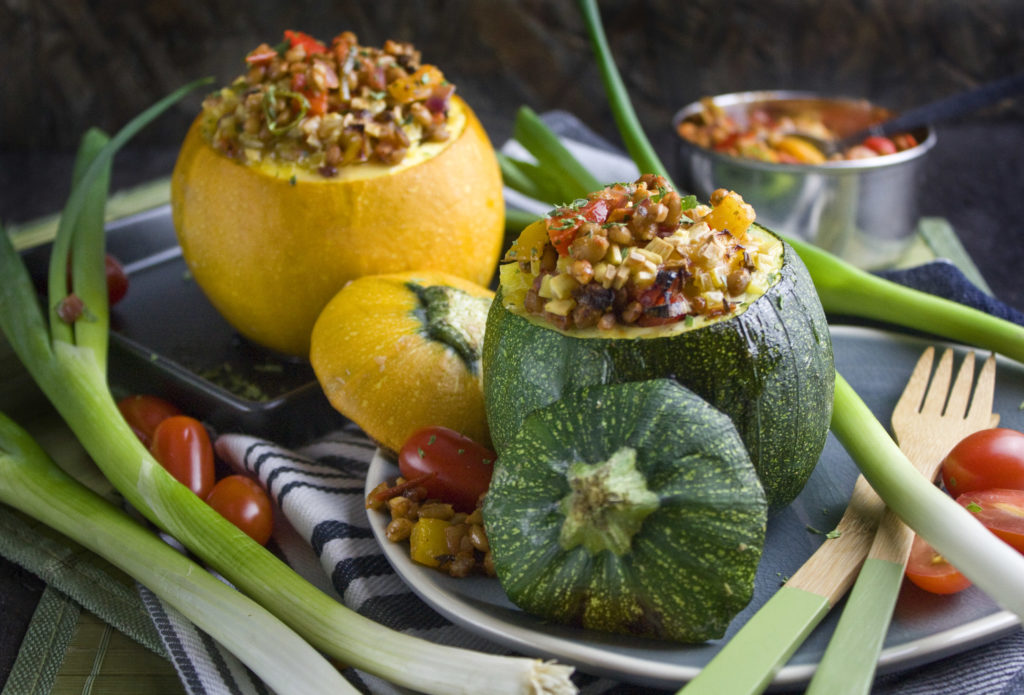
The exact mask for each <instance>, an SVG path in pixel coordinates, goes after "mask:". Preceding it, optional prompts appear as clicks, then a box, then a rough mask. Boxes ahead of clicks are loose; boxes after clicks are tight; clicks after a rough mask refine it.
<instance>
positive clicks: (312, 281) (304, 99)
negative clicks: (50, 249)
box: [171, 32, 504, 357]
mask: <svg viewBox="0 0 1024 695" xmlns="http://www.w3.org/2000/svg"><path fill="white" fill-rule="evenodd" d="M246 66H247V73H246V74H245V75H243V76H241V77H239V78H238V79H237V80H236V81H235V82H234V83H232V84H231V85H230V86H228V87H225V88H223V89H221V90H220V91H219V92H216V93H214V94H211V95H210V96H209V97H208V98H207V99H206V101H205V102H204V105H203V111H202V113H200V115H199V116H198V117H197V118H196V120H195V122H194V123H193V125H192V127H191V129H190V130H189V132H188V134H187V136H186V138H185V141H184V144H183V146H182V149H181V153H180V155H179V157H178V161H177V164H176V166H175V169H174V173H173V176H172V180H171V205H172V216H173V220H174V224H175V228H176V231H177V234H178V240H179V242H180V244H181V248H182V252H183V255H184V258H185V261H186V263H187V264H188V267H189V269H190V271H191V273H192V275H193V277H194V278H195V280H196V282H197V283H198V284H199V286H200V287H201V288H202V289H203V291H204V293H205V294H206V295H207V297H208V298H209V299H210V301H211V303H212V304H213V305H214V306H215V307H216V308H217V309H218V311H219V312H220V313H221V314H222V315H223V316H224V317H225V318H226V319H227V321H228V322H229V323H230V324H232V326H234V328H235V329H236V330H238V331H239V332H240V333H241V334H242V335H244V336H245V337H247V338H249V339H250V340H252V341H254V342H256V343H258V344H261V345H264V346H266V347H269V348H271V349H274V350H277V351H280V352H284V353H289V354H293V355H300V356H303V357H305V356H306V355H308V351H309V339H310V331H311V330H312V327H313V323H314V322H315V320H316V318H317V316H318V315H319V313H320V311H321V310H322V309H323V307H324V305H325V304H326V303H327V301H328V300H330V298H331V297H333V296H334V295H335V294H336V293H337V292H338V290H340V289H341V288H342V286H344V285H345V283H346V282H348V281H350V280H352V279H354V278H357V277H360V276H363V275H368V274H375V273H384V272H397V271H402V270H411V269H420V268H422V269H434V270H440V271H443V272H447V273H452V274H454V275H458V276H460V277H464V278H467V279H469V280H472V281H473V282H476V283H479V284H487V283H488V282H489V280H490V279H491V276H492V275H493V272H494V269H495V267H496V265H497V259H498V255H499V253H500V251H501V243H502V238H503V233H504V204H503V200H502V192H501V174H500V171H499V168H498V164H497V160H496V158H495V155H494V150H493V148H492V146H491V143H490V141H489V140H488V138H487V135H486V133H485V132H484V130H483V127H482V126H481V125H480V122H479V121H478V120H477V118H476V116H475V115H474V113H473V111H472V110H471V109H470V107H469V106H468V105H467V104H466V103H465V102H464V101H462V100H461V99H460V98H458V97H457V96H455V95H454V94H453V89H454V87H453V86H452V85H451V84H450V83H449V82H447V81H446V80H445V79H444V77H443V75H442V74H441V72H440V71H439V70H438V69H437V68H435V67H434V66H432V65H426V64H421V63H420V59H419V53H418V52H416V51H415V50H414V49H413V48H412V46H410V45H409V44H404V43H398V42H393V41H389V42H387V43H386V44H385V45H384V47H383V48H380V49H376V48H369V47H365V46H361V45H359V44H358V42H357V41H356V37H355V36H353V35H352V34H351V33H348V32H346V33H343V34H340V35H339V36H338V37H336V38H335V39H334V41H333V42H332V43H331V44H330V45H325V44H322V43H320V42H318V41H316V40H314V39H312V38H310V37H308V36H306V35H304V34H300V33H297V32H286V33H285V42H284V43H283V44H282V45H281V46H279V47H276V48H272V47H269V46H267V45H265V44H264V45H262V46H260V47H258V48H257V49H255V50H254V51H252V52H251V53H250V54H249V55H248V56H247V58H246Z"/></svg>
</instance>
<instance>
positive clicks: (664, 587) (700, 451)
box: [483, 379, 767, 642]
mask: <svg viewBox="0 0 1024 695" xmlns="http://www.w3.org/2000/svg"><path fill="white" fill-rule="evenodd" d="M483 513H484V523H485V527H486V531H487V536H488V540H489V543H490V546H491V552H492V555H493V558H494V566H495V570H496V573H497V576H498V579H499V581H500V582H501V584H502V587H503V588H504V590H505V592H506V593H507V595H508V596H509V598H510V599H511V600H512V601H513V602H514V603H515V604H516V605H518V606H519V607H520V608H522V609H523V610H525V611H527V612H529V613H532V614H535V615H539V616H542V617H544V618H547V619H550V620H552V621H555V622H558V623H562V624H569V625H575V626H581V627H584V628H590V629H595V630H602V631H610V632H619V633H626V634H632V635H640V636H645V637H653V638H660V639H669V640H676V641H681V642H699V641H703V640H707V639H712V638H717V637H720V636H722V634H723V633H724V632H725V629H726V627H727V626H728V624H729V622H730V621H731V620H732V618H733V617H734V616H735V615H736V613H738V612H739V611H740V610H741V609H742V608H743V607H744V606H745V605H746V604H747V603H748V602H749V600H750V598H751V596H752V594H753V586H754V577H755V574H756V570H757V565H758V562H759V560H760V556H761V550H762V547H763V543H764V532H765V523H766V516H767V503H766V500H765V496H764V492H763V490H762V488H761V486H760V485H759V484H758V477H757V473H756V471H755V470H754V467H753V465H752V464H751V461H750V457H749V455H748V454H747V451H746V449H745V448H744V446H743V442H742V440H741V439H740V436H739V434H738V433H737V431H736V428H735V426H734V425H733V423H732V421H731V420H730V419H729V418H728V417H727V416H726V415H724V414H722V413H721V412H719V411H718V410H716V409H715V408H714V407H712V406H711V405H709V404H708V403H707V402H706V401H704V400H703V399H701V398H700V397H699V396H697V395H696V394H694V393H693V392H691V391H690V390H688V389H686V388H685V387H683V386H681V385H680V384H678V383H677V382H675V381H672V380H669V379H654V380H650V381H644V382H631V383H624V384H614V385H596V386H591V387H587V388H584V389H581V390H578V391H575V392H572V393H570V394H568V395H566V396H565V397H564V398H562V399H561V400H558V401H556V402H555V403H552V404H551V405H549V406H546V407H544V408H541V409H538V410H536V411H534V412H533V413H531V414H530V415H529V416H528V417H527V418H526V419H525V421H524V422H523V426H522V427H521V429H520V430H519V431H518V432H517V433H516V435H515V437H513V439H512V440H511V441H510V442H509V443H508V445H507V446H506V447H505V449H504V450H503V452H502V453H501V455H500V456H499V457H498V460H497V462H496V464H495V471H494V476H493V478H492V481H491V486H490V489H489V491H488V494H487V497H486V499H485V502H484V508H483Z"/></svg>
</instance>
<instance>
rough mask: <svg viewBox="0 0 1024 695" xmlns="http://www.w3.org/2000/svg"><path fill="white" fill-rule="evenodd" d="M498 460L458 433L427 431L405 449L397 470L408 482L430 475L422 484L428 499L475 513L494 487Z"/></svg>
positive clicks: (439, 429) (440, 429) (415, 434)
mask: <svg viewBox="0 0 1024 695" xmlns="http://www.w3.org/2000/svg"><path fill="white" fill-rule="evenodd" d="M495 458H496V457H495V455H494V452H492V451H490V450H488V449H487V448H486V447H484V446H482V445H481V444H478V443H476V442H474V441H473V440H472V439H470V438H468V437H466V436H464V435H462V434H459V433H458V432H456V431H455V430H452V429H448V428H447V427H424V428H423V429H420V430H417V431H415V432H413V433H412V435H411V436H410V437H409V439H408V440H406V442H405V444H403V445H402V450H401V451H399V452H398V468H399V470H400V471H401V473H402V475H403V476H404V477H405V478H418V477H420V476H424V475H430V477H429V478H427V479H425V480H424V481H423V486H424V487H425V488H426V489H427V496H428V497H432V498H435V499H439V500H441V501H443V502H448V503H449V504H451V505H452V507H454V508H455V509H456V511H462V512H472V511H473V510H474V509H476V503H477V500H478V499H479V498H480V495H482V494H483V493H485V492H487V487H488V486H489V485H490V484H491V473H492V472H493V470H494V459H495ZM431 474H432V475H431Z"/></svg>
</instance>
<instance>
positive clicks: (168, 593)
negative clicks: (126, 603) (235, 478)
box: [0, 414, 358, 695]
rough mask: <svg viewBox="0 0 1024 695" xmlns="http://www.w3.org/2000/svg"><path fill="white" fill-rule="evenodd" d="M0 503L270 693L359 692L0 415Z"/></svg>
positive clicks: (289, 632)
mask: <svg viewBox="0 0 1024 695" xmlns="http://www.w3.org/2000/svg"><path fill="white" fill-rule="evenodd" d="M0 502H3V503H4V504H7V505H9V506H11V507H14V508H15V509H18V510H20V511H22V512H24V513H25V514H28V515H29V516H31V517H33V518H35V519H36V520H38V521H40V522H42V523H44V524H46V525H47V526H49V527H50V528H52V529H54V530H56V531H59V532H61V533H63V534H64V535H65V536H67V537H69V538H71V539H72V540H75V541H77V542H78V543H79V544H81V545H82V546H84V547H86V548H88V549H89V550H92V551H93V552H95V553H96V554H97V555H100V556H102V557H103V558H105V559H106V560H107V561H109V562H110V563H111V564H113V565H115V566H116V567H118V568H120V569H121V570H123V571H125V572H126V573H128V574H129V575H131V576H132V577H133V578H135V579H136V580H138V581H139V583H141V584H143V585H144V586H146V587H147V588H149V590H150V591H152V592H153V593H154V594H156V595H157V596H159V597H160V598H161V599H163V600H164V601H165V602H166V603H168V604H169V605H171V606H173V607H174V608H176V609H177V610H178V611H180V612H181V613H182V614H183V615H184V616H185V617H186V618H188V619H189V620H191V621H192V622H193V623H195V625H196V626H197V627H199V628H200V629H202V630H204V631H205V632H206V633H207V634H209V635H210V636H211V637H213V638H214V639H215V640H217V641H218V642H220V644H222V645H223V646H224V647H225V648H226V649H228V650H229V651H231V652H232V653H233V654H235V656H237V657H238V658H239V659H240V660H241V661H242V662H243V663H244V664H245V665H246V666H248V667H249V668H250V669H251V670H252V671H253V673H255V674H256V675H258V676H259V677H260V678H261V679H262V680H263V682H264V683H266V684H267V685H268V686H270V687H271V688H273V689H274V691H275V692H277V693H280V694H281V695H284V693H295V694H296V695H302V694H304V693H313V692H332V693H356V692H358V691H357V690H356V689H355V688H353V687H352V686H351V685H350V684H349V682H348V681H347V680H345V678H344V677H342V675H341V674H340V673H339V672H338V670H337V669H336V668H335V667H334V666H332V665H331V664H330V663H329V662H328V661H327V660H326V659H325V658H324V657H323V656H321V655H320V653H319V652H317V651H316V650H315V649H313V648H312V647H311V646H310V645H309V643H308V642H306V641H305V640H303V639H302V638H301V637H299V636H298V635H297V634H296V633H295V632H293V631H292V630H290V629H289V628H288V627H287V626H286V625H284V623H282V622H281V621H280V620H278V619H277V618H275V617H274V616H272V615H271V614H270V613H268V612H267V611H265V610H264V609H263V608H261V607H260V606H259V605H258V604H257V603H255V602H254V601H252V600H251V599H249V598H247V597H245V596H243V595H242V594H240V593H238V592H237V591H235V590H234V589H232V588H231V587H230V586H228V585H227V584H225V583H224V582H222V581H221V580H219V579H217V578H216V577H214V576H213V575H212V574H210V573H209V572H207V571H205V570H204V569H203V568H202V567H199V566H198V565H196V563H195V562H193V561H192V560H190V559H189V558H188V557H186V556H185V555H182V554H181V553H179V552H178V551H177V550H175V549H174V548H172V547H171V546H169V545H167V544H166V543H164V542H163V541H162V540H160V539H159V538H158V537H157V536H156V535H154V534H153V533H151V532H150V531H148V530H147V529H145V528H143V527H142V526H140V525H139V524H138V523H137V522H136V521H135V520H134V519H132V518H131V517H130V516H128V514H127V513H125V512H123V511H122V510H120V509H118V508H117V507H115V506H114V505H113V504H111V503H110V502H108V501H106V500H105V499H103V498H102V497H100V496H99V495H97V494H96V493H94V492H92V491H91V490H89V489H88V488H86V487H85V486H84V485H82V484H81V483H79V482H78V481H76V480H75V479H74V478H72V477H71V476H69V475H67V474H66V473H65V472H64V471H63V470H61V469H60V468H58V467H57V465H56V464H55V463H54V462H53V461H52V460H51V459H50V458H49V457H48V456H47V454H46V452H45V451H43V449H42V448H41V447H40V446H39V445H38V444H37V443H36V442H35V441H34V440H33V439H32V438H31V437H30V436H29V435H28V433H27V432H25V431H24V430H22V429H21V428H20V427H18V426H17V425H16V424H15V423H14V422H12V421H11V420H10V419H8V418H7V417H5V416H4V415H3V414H0ZM254 635H259V638H257V639H253V636H254Z"/></svg>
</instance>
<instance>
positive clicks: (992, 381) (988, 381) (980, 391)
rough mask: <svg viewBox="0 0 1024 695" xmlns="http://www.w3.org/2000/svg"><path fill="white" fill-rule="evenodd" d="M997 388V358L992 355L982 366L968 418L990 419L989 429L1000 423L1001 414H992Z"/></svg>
mask: <svg viewBox="0 0 1024 695" xmlns="http://www.w3.org/2000/svg"><path fill="white" fill-rule="evenodd" d="M995 388H996V356H995V355H994V354H991V355H989V356H988V359H987V360H985V364H983V365H982V366H981V372H980V373H979V374H978V382H977V383H976V384H975V385H974V396H972V397H971V408H970V410H969V411H967V418H968V419H969V420H973V419H976V418H982V419H984V418H988V425H989V427H995V426H996V425H997V424H998V423H999V414H998V413H995V414H993V413H992V398H993V394H994V392H995Z"/></svg>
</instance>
